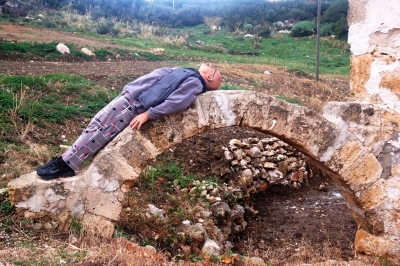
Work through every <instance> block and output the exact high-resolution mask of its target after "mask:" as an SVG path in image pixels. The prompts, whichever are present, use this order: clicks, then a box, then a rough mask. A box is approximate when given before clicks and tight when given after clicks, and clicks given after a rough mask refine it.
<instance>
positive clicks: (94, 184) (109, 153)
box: [9, 91, 400, 257]
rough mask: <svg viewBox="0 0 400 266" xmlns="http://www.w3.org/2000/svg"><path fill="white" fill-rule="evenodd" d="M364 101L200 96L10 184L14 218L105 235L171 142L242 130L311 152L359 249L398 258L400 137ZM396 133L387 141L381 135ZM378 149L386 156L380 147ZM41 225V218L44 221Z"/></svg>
mask: <svg viewBox="0 0 400 266" xmlns="http://www.w3.org/2000/svg"><path fill="white" fill-rule="evenodd" d="M387 124H388V123H385V121H384V117H383V113H382V112H381V111H380V109H379V108H378V106H376V105H374V104H371V103H359V102H349V103H340V102H331V103H328V104H327V105H326V106H325V107H324V115H319V114H317V113H315V112H313V111H311V110H309V109H307V108H304V107H300V106H297V105H293V104H289V103H287V102H284V101H281V100H279V99H277V98H274V97H271V96H268V95H265V94H262V93H256V92H251V91H214V92H207V93H205V94H203V95H201V96H200V97H198V99H197V100H196V101H195V103H194V104H192V106H191V107H190V108H189V109H188V110H187V111H184V112H180V113H177V114H174V115H171V116H169V117H166V118H164V119H161V120H159V121H152V122H149V123H148V124H146V125H145V126H144V128H143V129H142V131H140V132H138V131H132V130H131V129H130V128H127V129H126V130H125V131H123V132H122V133H121V134H120V135H119V136H117V137H116V138H115V139H114V140H113V141H112V142H111V143H110V144H109V145H108V146H107V147H106V148H105V149H103V150H102V151H101V152H100V153H99V154H98V155H97V156H96V157H95V159H94V161H93V162H92V163H91V165H90V166H89V167H88V168H86V169H85V170H83V171H81V172H79V173H78V175H77V176H75V177H71V178H64V179H57V180H54V181H43V180H41V179H40V178H39V177H38V176H37V175H36V174H35V173H31V174H28V175H24V176H22V177H20V178H19V179H16V180H13V181H11V182H10V183H9V194H10V199H11V202H12V204H15V205H16V206H17V211H18V213H19V214H20V215H21V217H26V218H38V217H49V218H48V219H47V218H44V219H42V220H43V221H46V219H47V221H48V222H47V226H50V227H51V222H52V221H57V223H58V224H59V225H60V227H61V228H62V227H63V226H66V224H67V220H68V219H69V218H70V217H76V218H78V219H81V220H83V222H84V223H85V224H87V225H90V226H91V227H92V228H94V229H97V230H100V231H101V232H102V234H103V235H111V234H112V231H113V228H114V227H113V222H114V221H117V220H118V219H119V215H120V212H121V208H122V207H121V206H122V204H121V202H122V201H123V199H124V196H125V193H126V192H128V190H129V189H130V187H131V185H132V184H133V182H134V181H135V180H136V179H137V177H138V176H139V174H140V173H141V172H142V170H143V169H144V168H145V167H146V165H147V164H148V163H149V162H150V161H151V160H152V159H154V158H155V157H156V156H157V155H159V154H161V153H162V152H164V151H165V150H166V149H168V148H169V147H172V146H174V145H175V144H177V143H179V142H181V141H183V140H185V139H187V138H189V137H191V136H193V135H196V134H199V133H201V132H204V131H207V130H213V129H216V128H222V127H229V126H245V127H250V128H253V129H255V130H258V131H260V132H263V133H267V134H270V135H273V136H276V137H278V138H280V139H281V140H283V141H285V142H287V143H288V144H290V145H292V146H293V147H295V148H297V149H298V150H300V151H302V152H303V153H304V154H306V155H307V156H309V157H310V158H311V159H312V160H313V161H314V162H315V163H316V164H317V165H318V166H319V167H320V168H321V169H323V171H325V172H326V173H327V174H329V176H330V177H331V178H332V179H333V181H334V182H335V183H336V185H337V186H338V188H339V189H340V191H341V194H342V195H343V197H344V199H345V201H346V203H347V205H348V207H349V210H351V212H352V213H353V216H354V217H355V220H356V222H357V224H358V226H359V230H358V232H357V235H356V240H355V246H356V248H357V250H358V251H361V252H366V253H368V254H374V255H382V254H384V253H387V254H389V255H392V256H393V257H395V254H400V230H399V229H400V177H399V176H398V173H392V170H391V169H392V164H395V163H398V162H397V161H400V158H397V155H396V154H394V153H390V152H386V151H387V149H388V145H391V146H390V147H389V148H390V149H391V150H393V147H395V146H396V145H397V144H398V142H400V140H398V139H397V134H395V132H394V131H393V129H392V128H391V127H390V126H385V125H387ZM391 136H396V139H393V140H392V141H391V142H386V141H383V140H384V139H390V138H391ZM382 151H383V152H382ZM44 226H46V224H44Z"/></svg>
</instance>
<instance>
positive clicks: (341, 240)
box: [168, 127, 357, 265]
mask: <svg viewBox="0 0 400 266" xmlns="http://www.w3.org/2000/svg"><path fill="white" fill-rule="evenodd" d="M266 136H267V135H265V134H262V133H260V132H257V131H254V130H252V129H250V128H240V127H230V128H226V129H219V130H215V131H211V132H206V133H202V134H200V135H197V136H194V137H191V138H189V139H187V140H186V141H184V142H183V143H180V144H178V145H177V146H175V147H174V149H173V150H174V152H173V153H172V154H168V155H169V156H174V158H176V159H178V160H179V159H180V160H182V161H183V162H184V165H185V171H186V172H187V173H193V174H196V175H209V176H219V177H220V178H222V179H223V180H224V181H226V182H229V181H230V180H235V179H236V178H237V175H236V174H235V173H232V171H231V170H230V167H229V164H227V162H226V161H225V160H224V158H223V153H222V152H221V151H222V150H221V146H227V144H228V142H229V141H230V140H231V139H232V138H236V139H245V138H249V137H258V138H264V137H266ZM321 184H323V185H325V187H326V189H323V190H320V189H319V187H320V185H321ZM254 208H255V209H256V210H257V211H258V212H259V213H258V215H257V216H256V217H255V218H254V219H252V220H249V221H248V227H247V230H246V232H245V233H244V234H241V235H238V236H235V237H234V242H235V251H237V252H238V253H241V254H243V253H244V252H246V250H249V248H250V249H251V250H253V252H254V253H255V254H257V255H258V256H260V257H263V258H264V259H268V258H269V254H271V252H275V254H274V257H276V254H277V253H278V254H280V256H281V259H282V261H286V262H287V261H288V260H290V259H291V258H292V257H296V253H297V252H299V250H300V249H304V247H307V248H309V249H310V251H312V252H311V253H313V254H319V255H320V256H321V257H323V256H324V254H325V255H326V253H327V252H329V253H330V255H332V256H334V257H336V258H341V259H343V260H348V259H350V258H353V257H354V252H355V251H354V247H353V242H354V236H355V232H356V230H357V226H356V223H355V221H354V219H353V217H352V215H351V214H350V211H349V209H348V207H347V206H346V204H345V202H344V200H343V198H342V197H341V195H340V193H339V191H338V189H337V188H336V187H335V185H334V183H332V181H331V179H330V178H329V177H328V176H325V175H323V174H322V173H320V172H319V171H318V169H314V176H313V177H312V178H309V180H308V182H307V183H305V184H303V186H302V187H301V188H300V189H294V188H291V187H285V186H273V187H270V188H269V189H267V190H266V191H265V192H263V193H260V194H258V195H256V197H255V199H254ZM292 259H293V258H292ZM274 265H279V263H278V262H275V263H274Z"/></svg>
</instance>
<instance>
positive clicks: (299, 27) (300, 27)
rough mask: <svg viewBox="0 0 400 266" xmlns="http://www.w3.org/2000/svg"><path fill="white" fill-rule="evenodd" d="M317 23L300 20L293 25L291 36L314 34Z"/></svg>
mask: <svg viewBox="0 0 400 266" xmlns="http://www.w3.org/2000/svg"><path fill="white" fill-rule="evenodd" d="M316 30H317V25H316V24H315V22H312V21H301V22H299V23H297V24H296V25H294V26H293V28H292V30H291V33H290V34H291V35H292V36H293V37H304V36H311V35H313V34H315V32H316Z"/></svg>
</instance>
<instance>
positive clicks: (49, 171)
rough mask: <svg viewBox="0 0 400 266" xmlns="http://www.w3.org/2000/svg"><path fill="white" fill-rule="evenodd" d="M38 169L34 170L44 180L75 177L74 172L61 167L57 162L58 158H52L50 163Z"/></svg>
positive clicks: (66, 167)
mask: <svg viewBox="0 0 400 266" xmlns="http://www.w3.org/2000/svg"><path fill="white" fill-rule="evenodd" d="M38 168H40V169H38V170H36V173H37V175H38V176H40V177H41V178H42V179H44V180H51V179H55V178H59V177H69V176H74V175H75V171H74V170H72V169H71V168H69V167H68V166H63V165H61V164H60V163H59V161H58V158H55V159H54V158H53V159H52V160H51V161H50V162H48V163H47V164H45V165H43V166H42V167H38Z"/></svg>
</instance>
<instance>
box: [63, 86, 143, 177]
mask: <svg viewBox="0 0 400 266" xmlns="http://www.w3.org/2000/svg"><path fill="white" fill-rule="evenodd" d="M137 115H138V111H137V108H136V107H135V105H134V104H133V99H132V97H131V95H130V93H129V92H127V91H124V92H122V93H121V94H120V95H119V96H118V97H116V98H115V99H114V100H112V101H111V102H110V103H109V104H108V105H107V106H105V107H104V108H103V109H102V110H100V111H99V112H98V113H97V114H96V115H95V116H94V117H93V118H92V120H91V121H90V123H89V125H88V126H87V127H86V129H85V130H84V131H83V132H82V134H81V135H80V136H79V138H78V139H77V140H76V141H75V142H74V143H73V144H72V146H71V147H70V148H69V149H68V150H67V151H65V152H64V153H63V154H62V155H61V156H62V158H63V160H64V161H65V162H66V163H67V164H68V166H69V167H70V168H72V169H73V170H77V169H78V168H79V166H81V165H82V164H83V163H84V161H85V160H86V159H87V158H89V157H90V156H92V155H93V154H94V153H96V152H97V151H99V150H100V149H102V148H103V147H104V146H106V145H107V144H108V143H109V142H110V141H111V140H112V139H113V138H114V137H116V136H117V135H118V134H119V133H120V132H121V131H122V130H124V129H125V128H126V127H127V126H128V125H129V123H130V122H131V121H132V119H133V118H134V117H135V116H137Z"/></svg>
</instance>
